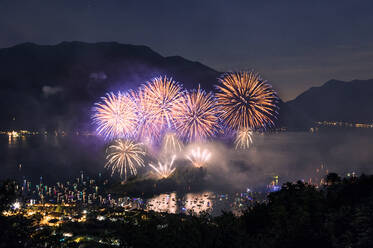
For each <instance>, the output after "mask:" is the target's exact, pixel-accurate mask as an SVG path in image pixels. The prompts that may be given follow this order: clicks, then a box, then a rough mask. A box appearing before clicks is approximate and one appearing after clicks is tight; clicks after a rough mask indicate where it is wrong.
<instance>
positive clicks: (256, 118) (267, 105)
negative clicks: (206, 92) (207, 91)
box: [216, 71, 277, 130]
mask: <svg viewBox="0 0 373 248" xmlns="http://www.w3.org/2000/svg"><path fill="white" fill-rule="evenodd" d="M219 82H220V85H218V86H217V89H218V90H219V92H218V93H217V94H216V97H217V99H218V105H219V106H220V107H221V110H222V112H221V118H222V120H223V122H224V123H225V124H226V125H227V127H229V128H231V129H233V130H240V129H248V128H250V129H254V130H255V129H258V128H264V129H265V128H267V127H268V126H274V121H273V119H274V118H275V117H276V114H277V106H276V104H277V94H276V92H275V91H274V90H273V89H272V87H271V86H270V85H269V84H268V83H266V82H265V81H263V80H262V79H261V77H260V76H259V74H257V73H255V72H253V71H250V72H247V71H243V72H232V73H226V74H225V75H224V76H223V77H222V78H220V79H219Z"/></svg>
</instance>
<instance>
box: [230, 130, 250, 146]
mask: <svg viewBox="0 0 373 248" xmlns="http://www.w3.org/2000/svg"><path fill="white" fill-rule="evenodd" d="M252 135H253V131H252V130H251V129H241V130H239V131H238V132H237V136H236V139H235V142H234V143H235V147H236V149H248V148H249V147H250V145H251V144H252V143H253V138H252Z"/></svg>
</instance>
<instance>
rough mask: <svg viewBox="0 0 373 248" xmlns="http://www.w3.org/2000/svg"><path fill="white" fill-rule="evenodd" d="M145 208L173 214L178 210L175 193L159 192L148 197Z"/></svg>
mask: <svg viewBox="0 0 373 248" xmlns="http://www.w3.org/2000/svg"><path fill="white" fill-rule="evenodd" d="M146 210H152V211H154V212H166V213H171V214H175V213H177V211H178V207H177V198H176V193H171V194H161V195H159V196H156V197H153V198H151V199H149V200H148V201H147V203H146Z"/></svg>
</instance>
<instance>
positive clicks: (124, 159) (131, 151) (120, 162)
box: [105, 140, 145, 180]
mask: <svg viewBox="0 0 373 248" xmlns="http://www.w3.org/2000/svg"><path fill="white" fill-rule="evenodd" d="M141 146H142V145H141V144H139V143H134V142H133V141H131V140H116V141H115V142H114V144H113V145H110V146H109V148H108V150H107V154H108V155H107V156H106V159H107V163H106V165H105V168H108V167H111V171H112V174H114V172H115V171H117V172H119V175H120V176H121V177H122V176H123V174H124V178H125V180H127V173H130V174H131V175H136V174H137V169H136V167H138V166H144V159H143V156H144V155H145V152H144V151H143V149H142V147H141Z"/></svg>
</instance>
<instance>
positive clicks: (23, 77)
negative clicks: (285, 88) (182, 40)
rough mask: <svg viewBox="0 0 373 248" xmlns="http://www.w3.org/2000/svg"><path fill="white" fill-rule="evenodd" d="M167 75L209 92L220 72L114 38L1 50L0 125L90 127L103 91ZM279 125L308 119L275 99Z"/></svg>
mask: <svg viewBox="0 0 373 248" xmlns="http://www.w3.org/2000/svg"><path fill="white" fill-rule="evenodd" d="M163 75H167V76H168V77H172V78H173V79H174V80H175V81H178V82H181V83H182V85H183V86H184V87H185V88H186V89H192V88H197V87H198V85H200V86H201V88H203V89H205V90H207V91H213V90H214V89H215V87H214V85H215V84H216V83H217V78H218V77H219V76H220V75H221V72H218V71H216V70H214V69H211V68H209V67H207V66H205V65H203V64H201V63H199V62H193V61H190V60H187V59H185V58H183V57H180V56H171V57H164V56H162V55H160V54H158V53H156V52H154V51H153V50H152V49H150V48H149V47H146V46H134V45H124V44H119V43H116V42H100V43H84V42H76V41H74V42H62V43H60V44H57V45H37V44H33V43H23V44H19V45H16V46H13V47H10V48H3V49H0V104H1V106H3V110H2V111H1V113H0V125H1V127H2V128H3V129H38V130H44V129H45V130H56V129H60V130H91V128H92V126H91V123H90V122H91V120H90V114H91V112H90V111H91V108H92V106H93V104H94V102H96V101H97V100H99V98H100V97H101V96H104V95H105V93H106V92H109V91H113V92H116V91H118V90H128V89H135V88H137V87H138V86H140V85H141V84H143V83H145V82H146V81H148V80H150V79H152V78H154V77H157V76H163ZM279 107H280V110H279V112H280V116H279V118H278V121H277V125H278V127H289V128H299V127H301V128H304V127H308V126H309V125H310V123H311V122H310V119H309V118H308V117H307V116H306V115H304V113H303V112H299V111H297V110H296V108H293V107H292V106H289V105H288V104H287V103H284V102H282V101H281V100H280V102H279Z"/></svg>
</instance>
